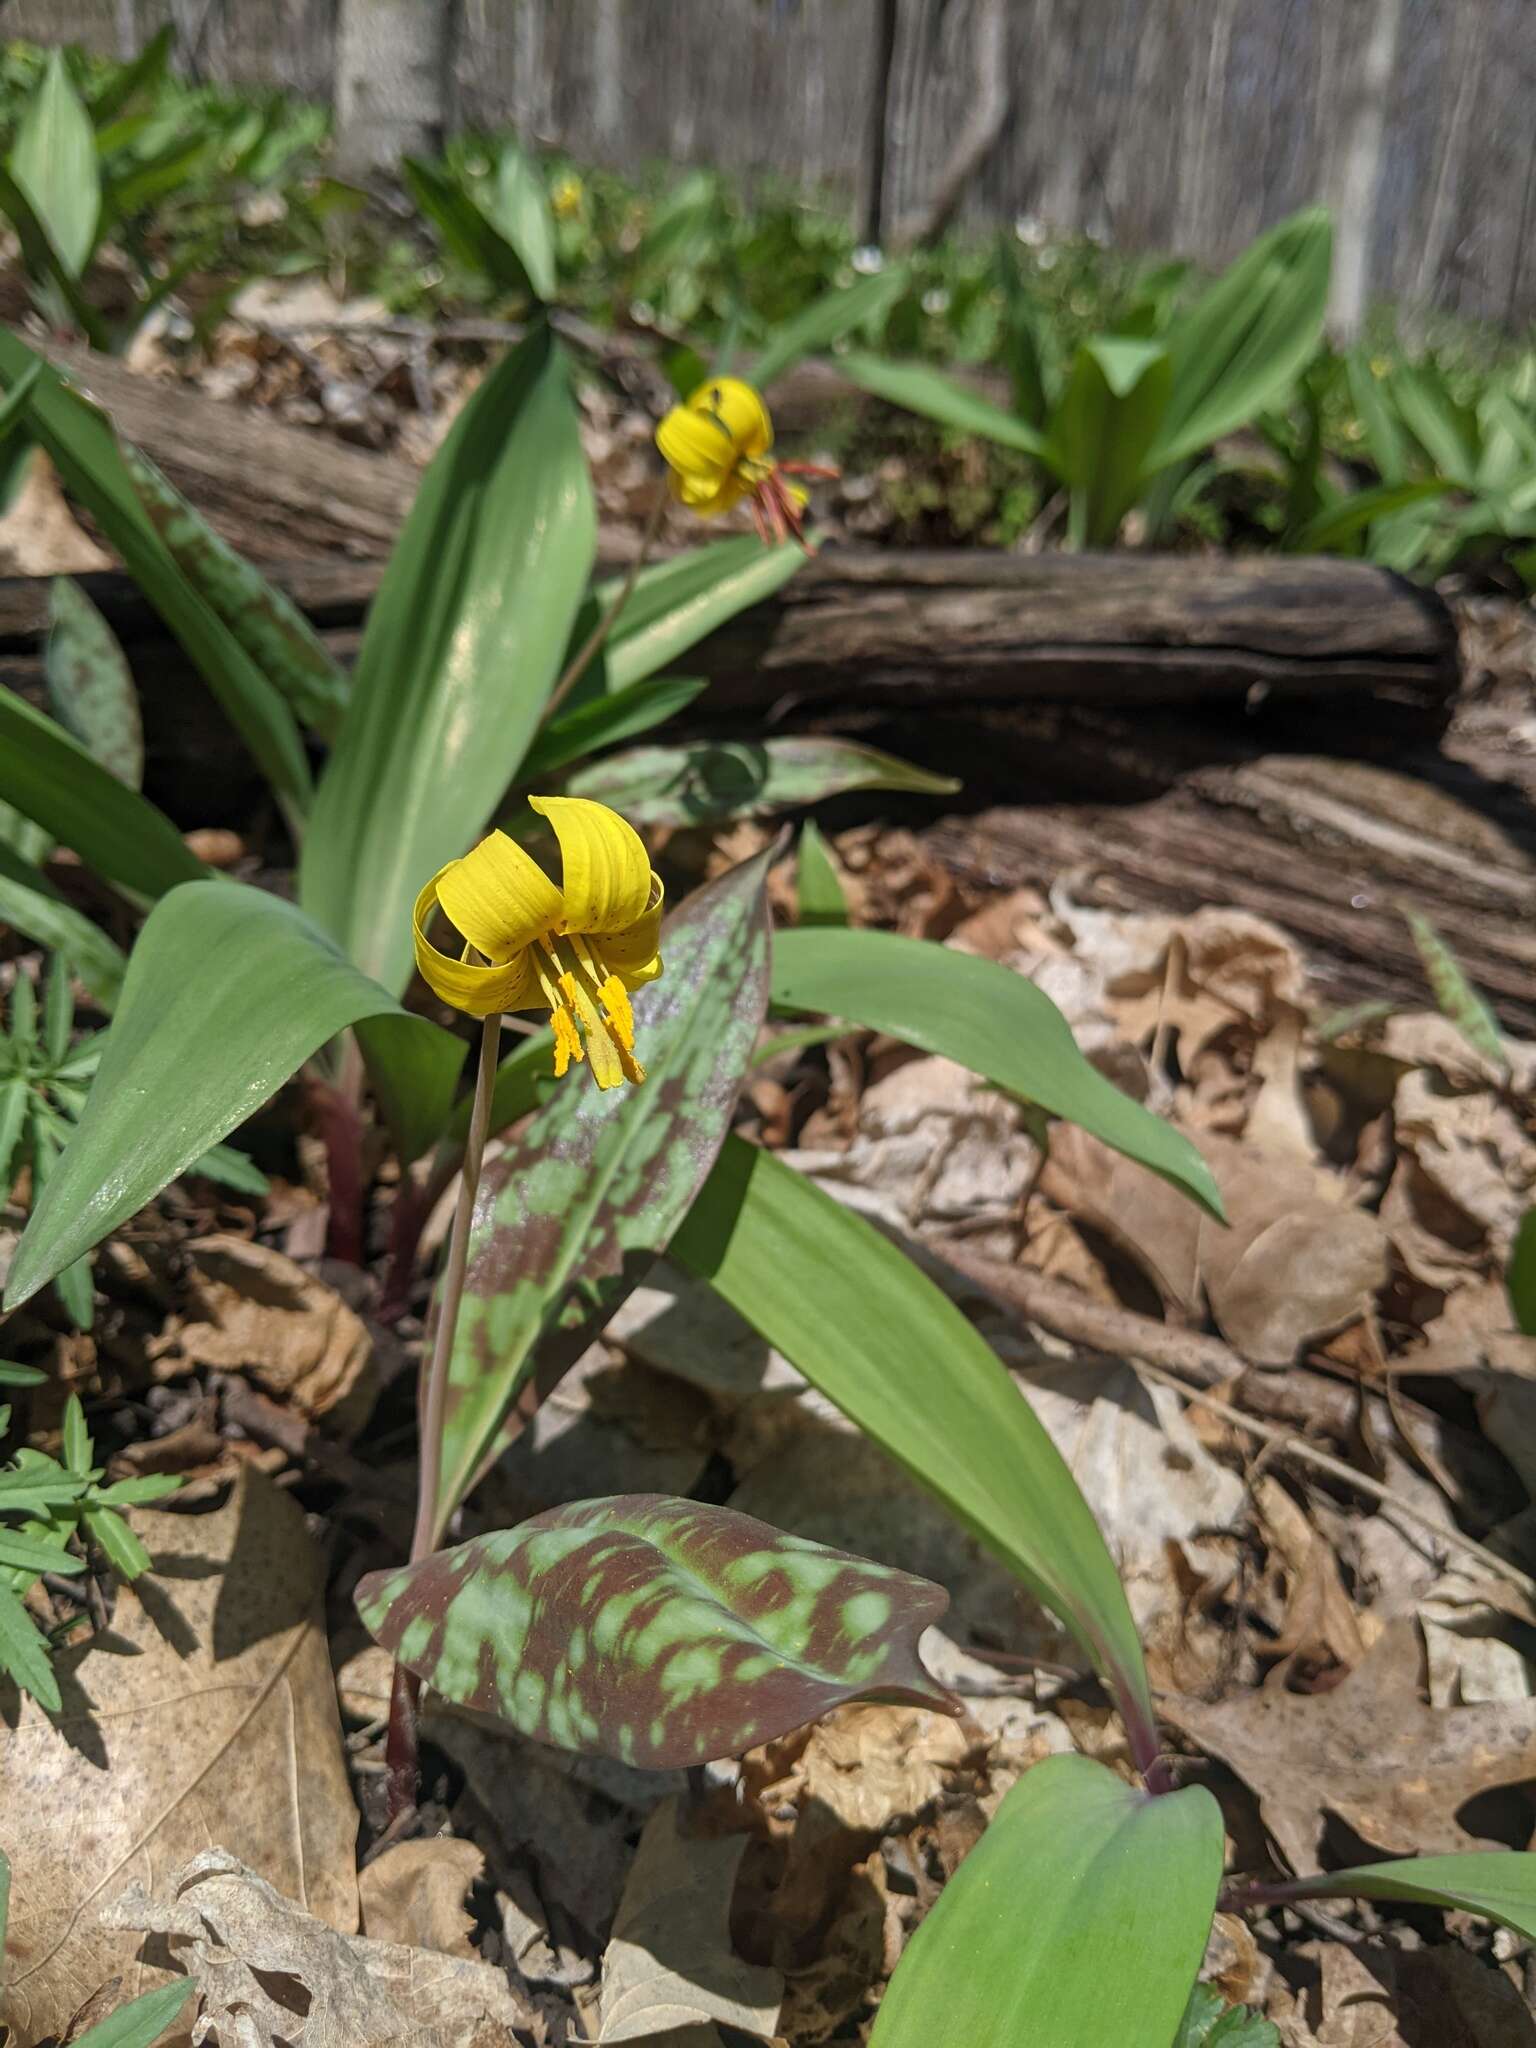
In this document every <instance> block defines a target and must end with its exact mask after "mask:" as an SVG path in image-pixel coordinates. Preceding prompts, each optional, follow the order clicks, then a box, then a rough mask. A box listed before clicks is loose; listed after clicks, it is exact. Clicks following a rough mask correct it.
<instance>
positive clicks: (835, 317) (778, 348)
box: [752, 263, 907, 389]
mask: <svg viewBox="0 0 1536 2048" xmlns="http://www.w3.org/2000/svg"><path fill="white" fill-rule="evenodd" d="M906 288H907V272H906V268H905V266H904V265H903V264H900V263H893V264H891V266H890V267H889V269H886V270H877V271H876V272H875V273H874V275H873V276H872V277H861V278H859V279H858V281H857V282H856V283H854V284H850V285H844V286H842V287H840V288H839V289H838V290H835V291H830V292H823V293H822V295H821V297H820V298H818V299H812V301H811V303H810V304H809V305H808V306H806V307H804V308H803V309H802V311H800V312H798V313H796V314H794V315H792V316H791V318H790V319H788V320H780V321H779V322H778V323H777V325H776V326H774V327H772V328H770V329H769V331H768V336H767V339H766V340H765V341H764V343H763V345H762V348H761V349H760V350H759V351H758V355H757V360H756V362H755V363H754V364H753V366H752V381H753V383H754V384H757V385H760V386H762V387H764V388H765V389H766V387H767V386H768V385H770V384H771V383H772V382H773V380H774V378H775V377H782V376H783V374H784V372H785V371H786V370H790V369H793V368H794V366H795V364H796V363H798V362H800V361H801V360H802V359H803V358H804V357H806V356H810V355H815V354H816V352H817V351H818V349H824V348H830V347H831V346H832V344H833V342H834V341H841V340H842V339H843V336H844V335H845V334H852V333H853V331H854V329H855V328H858V327H865V326H868V325H869V324H871V323H872V322H874V321H876V320H879V319H880V318H881V317H882V316H883V315H884V314H885V313H886V312H887V311H888V310H889V308H890V307H891V306H893V305H894V304H895V302H896V300H897V299H899V298H900V297H901V295H902V293H903V292H904V291H905V290H906Z"/></svg>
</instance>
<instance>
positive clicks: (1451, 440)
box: [1390, 363, 1480, 490]
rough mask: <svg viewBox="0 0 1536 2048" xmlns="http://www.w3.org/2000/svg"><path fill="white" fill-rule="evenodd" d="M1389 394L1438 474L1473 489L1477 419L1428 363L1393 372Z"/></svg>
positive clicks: (1477, 441)
mask: <svg viewBox="0 0 1536 2048" xmlns="http://www.w3.org/2000/svg"><path fill="white" fill-rule="evenodd" d="M1390 388H1391V392H1392V397H1393V401H1394V402H1395V404H1396V406H1397V410H1398V413H1399V415H1400V416H1401V418H1402V420H1403V422H1404V424H1405V425H1406V426H1407V428H1408V431H1409V432H1410V433H1411V434H1412V435H1413V437H1414V439H1415V440H1416V441H1417V442H1418V444H1419V446H1420V447H1421V448H1422V449H1423V450H1424V452H1425V454H1426V455H1427V456H1428V457H1429V459H1430V461H1431V462H1432V463H1433V464H1434V465H1435V467H1436V469H1438V470H1439V472H1440V474H1441V475H1442V476H1444V477H1448V478H1449V479H1450V480H1451V482H1452V483H1456V484H1460V485H1461V486H1462V487H1463V488H1464V489H1468V490H1470V489H1472V488H1474V486H1475V484H1476V480H1477V472H1478V466H1479V439H1480V437H1479V434H1478V428H1477V417H1476V415H1475V414H1474V413H1473V412H1472V411H1471V410H1470V408H1468V407H1467V406H1464V405H1459V404H1458V403H1457V401H1456V400H1455V399H1454V398H1453V397H1452V396H1451V393H1450V391H1449V389H1448V388H1447V386H1446V382H1445V379H1444V378H1443V377H1442V376H1441V375H1440V373H1439V371H1438V370H1436V369H1435V368H1434V366H1433V365H1432V364H1430V363H1418V364H1411V363H1403V364H1400V365H1399V367H1398V368H1397V369H1395V370H1394V371H1393V372H1392V379H1391V387H1390Z"/></svg>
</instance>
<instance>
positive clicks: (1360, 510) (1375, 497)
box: [1286, 479, 1452, 555]
mask: <svg viewBox="0 0 1536 2048" xmlns="http://www.w3.org/2000/svg"><path fill="white" fill-rule="evenodd" d="M1451 488H1452V487H1451V485H1450V484H1448V483H1443V482H1439V481H1436V480H1433V479H1431V480H1429V481H1426V482H1423V483H1401V484H1378V485H1377V486H1376V487H1375V488H1374V489H1373V490H1366V491H1354V492H1351V493H1350V494H1349V495H1348V496H1347V497H1343V498H1340V499H1339V500H1338V502H1337V503H1336V504H1332V505H1325V506H1324V507H1323V509H1322V510H1321V511H1320V512H1318V513H1317V514H1316V515H1315V516H1314V517H1313V518H1311V519H1309V520H1308V521H1307V523H1306V525H1305V526H1303V527H1302V528H1301V529H1300V530H1299V531H1298V532H1297V533H1296V534H1294V535H1293V536H1292V537H1291V539H1289V540H1288V541H1287V542H1286V546H1287V547H1288V548H1289V549H1290V550H1291V552H1292V553H1293V554H1298V555H1325V554H1331V553H1332V552H1333V551H1334V550H1335V549H1336V548H1338V547H1339V546H1341V545H1342V543H1343V542H1345V541H1349V540H1354V539H1356V538H1357V537H1358V536H1359V535H1360V534H1362V533H1364V532H1365V530H1366V528H1367V527H1369V526H1374V525H1375V523H1376V521H1377V520H1378V519H1386V518H1389V517H1390V516H1391V514H1392V513H1394V512H1401V511H1403V510H1404V509H1405V508H1406V507H1407V506H1409V505H1420V504H1427V503H1429V502H1430V501H1431V500H1433V499H1436V498H1443V497H1444V496H1445V494H1446V492H1447V491H1448V490H1450V489H1451Z"/></svg>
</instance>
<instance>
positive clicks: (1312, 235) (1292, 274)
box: [1147, 207, 1333, 470]
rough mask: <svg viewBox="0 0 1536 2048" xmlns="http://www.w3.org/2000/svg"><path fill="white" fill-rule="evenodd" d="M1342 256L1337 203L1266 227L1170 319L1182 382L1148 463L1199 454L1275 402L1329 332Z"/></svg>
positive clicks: (1177, 379)
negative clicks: (1337, 244) (1332, 285)
mask: <svg viewBox="0 0 1536 2048" xmlns="http://www.w3.org/2000/svg"><path fill="white" fill-rule="evenodd" d="M1332 266H1333V227H1332V224H1331V222H1330V221H1329V218H1328V214H1327V211H1326V210H1325V209H1324V208H1322V207H1312V208H1310V209H1308V210H1307V211H1305V212H1302V213H1296V214H1292V216H1291V217H1290V219H1289V220H1283V221H1281V222H1280V224H1279V225H1278V226H1277V227H1273V228H1271V229H1270V231H1269V232H1268V234H1265V235H1260V237H1259V239H1258V240H1257V241H1256V242H1254V243H1252V244H1251V245H1250V247H1249V248H1247V249H1246V250H1245V251H1244V252H1243V254H1242V255H1241V256H1239V257H1238V259H1237V261H1236V262H1235V263H1234V264H1233V265H1232V267H1231V269H1230V270H1228V271H1227V272H1226V273H1225V274H1224V275H1223V276H1222V277H1220V278H1218V279H1217V281H1216V283H1215V284H1213V285H1212V286H1211V288H1210V290H1209V291H1208V292H1206V293H1205V294H1204V296H1203V297H1202V298H1200V299H1199V300H1197V301H1196V303H1195V304H1194V305H1193V306H1191V307H1190V309H1189V311H1188V312H1187V313H1183V314H1181V315H1180V316H1179V317H1178V319H1176V320H1175V321H1174V323H1173V325H1172V326H1171V327H1170V328H1169V329H1168V332H1167V335H1166V341H1167V345H1168V352H1169V355H1170V356H1171V358H1172V361H1173V391H1172V394H1171V396H1170V398H1169V401H1168V410H1167V413H1166V415H1165V417H1164V421H1163V428H1162V432H1161V433H1160V434H1159V435H1158V438H1157V441H1156V443H1155V444H1154V446H1153V448H1152V451H1151V454H1150V455H1149V457H1148V460H1147V468H1148V469H1149V470H1151V469H1153V468H1163V467H1166V466H1167V464H1169V463H1171V462H1179V461H1182V460H1183V459H1184V457H1185V456H1188V455H1197V454H1199V452H1200V451H1201V450H1202V449H1203V448H1208V447H1209V446H1210V445H1211V443H1212V442H1213V441H1218V440H1220V439H1221V437H1222V435H1223V434H1230V433H1232V432H1234V431H1235V430H1236V429H1237V428H1238V427H1240V426H1242V425H1244V424H1245V423H1246V422H1247V421H1248V420H1251V419H1252V418H1253V416H1254V414H1255V413H1257V412H1261V411H1262V410H1263V409H1264V407H1265V406H1267V405H1272V404H1274V403H1275V401H1276V400H1277V399H1278V398H1280V397H1281V395H1282V394H1283V393H1284V392H1286V391H1287V390H1288V389H1289V388H1290V386H1291V383H1292V382H1293V380H1294V379H1295V377H1296V376H1297V374H1298V372H1299V371H1300V370H1301V369H1302V368H1303V367H1304V365H1305V364H1306V363H1307V362H1308V361H1309V360H1310V358H1311V356H1312V355H1313V353H1314V351H1315V350H1316V348H1317V344H1318V341H1319V340H1320V339H1321V336H1322V332H1323V318H1324V315H1325V314H1326V312H1327V309H1328V280H1329V275H1330V272H1331V270H1332Z"/></svg>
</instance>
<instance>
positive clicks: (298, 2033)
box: [109, 1849, 522, 2048]
mask: <svg viewBox="0 0 1536 2048" xmlns="http://www.w3.org/2000/svg"><path fill="white" fill-rule="evenodd" d="M109 1913H110V1922H111V1924H112V1925H113V1926H114V1927H118V1928H122V1929H128V1930H132V1931H134V1932H137V1933H140V1934H149V1935H154V1936H159V1937H161V1938H163V1939H164V1941H165V1944H166V1946H167V1947H168V1949H169V1951H170V1953H171V1955H172V1956H173V1957H174V1958H175V1959H176V1961H177V1962H178V1963H180V1964H182V1965H184V1967H185V1969H186V1972H187V1974H188V1976H191V1977H194V1978H196V1980H197V1985H198V1989H199V1992H200V1994H201V2000H202V2016H201V2020H200V2023H199V2030H198V2038H200V2039H216V2040H218V2041H219V2043H220V2044H221V2048H224V2044H226V2043H227V2044H228V2048H236V2044H238V2048H289V2044H290V2043H292V2042H295V2041H299V2040H302V2042H303V2048H385V2044H388V2048H396V2044H398V2048H516V2038H517V2037H516V2035H515V2033H514V2031H513V2030H514V2028H515V2026H516V2024H517V2021H518V2020H519V2019H520V2018H521V2017H522V2014H521V2012H520V2010H519V2008H518V2006H517V2005H516V2003H515V2002H514V2000H513V1997H512V1993H511V1990H510V1988H509V1987H508V1984H507V1980H506V1978H505V1976H504V1975H503V1974H502V1972H501V1971H500V1970H494V1969H492V1968H491V1966H490V1965H489V1964H488V1963H482V1962H480V1961H479V1960H478V1959H477V1958H476V1959H471V1960H464V1959H461V1958H460V1957H458V1956H448V1955H442V1954H439V1953H437V1952H436V1951H434V1950H432V1949H425V1948H416V1947H412V1946H410V1945H408V1944H404V1943H399V1942H392V1941H369V1940H365V1939H364V1938H363V1937H361V1936H359V1935H344V1934H338V1933H337V1931H336V1930H335V1928H333V1927H328V1926H326V1924H325V1923H324V1921H322V1920H317V1919H315V1918H314V1916H313V1915H312V1914H309V1913H306V1912H305V1911H304V1909H303V1907H302V1906H296V1905H295V1904H294V1903H293V1902H292V1900H291V1899H285V1898H284V1897H283V1896H282V1895H281V1894H280V1893H279V1892H276V1891H274V1890H273V1888H272V1886H271V1885H269V1884H268V1883H267V1882H266V1880H265V1879H264V1878H260V1877H258V1876H256V1874H255V1872H254V1871H250V1870H247V1869H246V1868H245V1866H244V1865H243V1864H242V1863H241V1862H240V1860H239V1858H238V1857H235V1856H231V1855H230V1854H229V1853H228V1852H227V1851H226V1850H223V1849H207V1850H204V1852H203V1853H202V1854H201V1855H200V1856H194V1857H193V1858H192V1860H191V1861H190V1862H189V1863H187V1864H185V1865H183V1866H182V1868H181V1869H179V1870H178V1871H177V1872H176V1873H175V1875H174V1876H173V1877H172V1878H171V1879H170V1880H169V1882H167V1883H164V1884H162V1885H161V1886H160V1887H158V1889H157V1893H156V1895H155V1896H153V1897H152V1896H150V1894H149V1893H147V1892H146V1891H144V1890H143V1889H142V1888H141V1887H139V1886H137V1885H135V1886H134V1887H133V1888H132V1889H131V1890H129V1891H128V1892H125V1893H124V1894H122V1895H121V1896H120V1897H119V1898H118V1899H116V1900H115V1901H114V1902H113V1904H112V1906H111V1908H110V1909H109Z"/></svg>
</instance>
